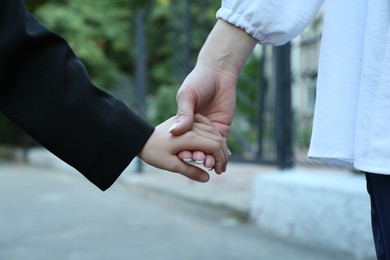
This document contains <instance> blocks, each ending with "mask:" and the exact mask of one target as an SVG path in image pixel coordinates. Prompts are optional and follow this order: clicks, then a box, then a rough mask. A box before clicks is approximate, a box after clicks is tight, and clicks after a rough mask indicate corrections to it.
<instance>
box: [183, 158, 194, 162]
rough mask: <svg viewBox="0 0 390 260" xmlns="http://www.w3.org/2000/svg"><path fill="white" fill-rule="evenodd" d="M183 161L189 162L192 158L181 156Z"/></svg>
mask: <svg viewBox="0 0 390 260" xmlns="http://www.w3.org/2000/svg"><path fill="white" fill-rule="evenodd" d="M183 161H184V162H190V161H192V159H191V158H183Z"/></svg>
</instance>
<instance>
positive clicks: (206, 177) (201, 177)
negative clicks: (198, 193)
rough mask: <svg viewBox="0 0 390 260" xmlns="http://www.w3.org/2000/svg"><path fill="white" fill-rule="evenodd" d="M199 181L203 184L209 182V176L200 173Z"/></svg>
mask: <svg viewBox="0 0 390 260" xmlns="http://www.w3.org/2000/svg"><path fill="white" fill-rule="evenodd" d="M200 180H201V181H203V182H206V181H208V180H209V175H208V174H205V173H202V174H201V175H200Z"/></svg>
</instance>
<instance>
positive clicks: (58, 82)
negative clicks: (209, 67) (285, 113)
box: [0, 0, 228, 190]
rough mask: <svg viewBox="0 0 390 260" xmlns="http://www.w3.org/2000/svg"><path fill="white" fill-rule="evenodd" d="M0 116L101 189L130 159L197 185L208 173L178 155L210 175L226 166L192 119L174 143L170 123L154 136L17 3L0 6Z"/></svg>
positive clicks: (207, 130) (214, 139)
mask: <svg viewBox="0 0 390 260" xmlns="http://www.w3.org/2000/svg"><path fill="white" fill-rule="evenodd" d="M0 109H1V111H2V112H3V113H4V114H5V115H6V116H7V117H8V118H10V119H11V120H12V121H13V122H15V123H16V124H17V125H19V126H20V127H21V128H22V129H24V130H25V131H26V132H27V133H28V134H29V135H31V136H32V137H33V138H34V139H35V140H37V141H38V142H39V143H40V144H42V145H43V146H44V147H46V148H47V149H48V150H49V151H51V152H52V153H53V154H55V155H56V156H57V157H59V158H60V159H62V160H63V161H65V162H66V163H68V164H69V165H71V166H73V167H74V168H75V169H77V170H78V171H79V172H81V173H82V174H83V175H84V176H85V177H86V178H87V179H88V180H89V181H91V182H92V183H94V184H95V185H96V186H98V187H99V188H100V189H102V190H106V189H107V188H109V187H110V186H111V185H112V184H113V183H114V182H115V180H116V179H117V178H118V177H119V175H120V174H121V172H122V171H123V170H124V169H125V168H126V167H127V165H128V164H129V163H130V162H131V160H132V159H133V158H134V157H136V156H137V155H139V156H140V158H141V159H143V160H144V161H145V162H147V163H149V164H151V165H153V166H156V167H159V168H163V169H167V170H170V171H173V172H178V173H181V174H183V175H185V176H187V177H189V178H191V179H193V180H197V181H200V182H206V181H207V180H208V177H209V175H208V173H206V172H205V171H202V170H200V169H199V168H197V167H193V166H190V165H187V164H185V163H183V162H182V161H181V160H180V159H179V158H178V157H177V156H176V154H178V153H179V152H180V151H182V150H186V151H203V152H204V153H205V154H211V155H212V156H204V158H207V160H206V161H207V164H208V165H206V166H209V167H210V166H211V167H212V166H214V163H215V171H216V172H217V173H221V172H222V171H224V169H225V167H226V162H227V157H228V153H227V152H226V151H227V147H226V144H225V141H224V139H223V138H222V137H221V136H220V135H219V134H218V131H217V130H215V129H214V128H213V127H212V126H211V125H210V124H209V122H208V121H207V119H205V118H204V117H202V116H200V115H198V123H195V124H194V125H193V129H192V132H191V133H190V134H189V135H187V136H183V137H181V138H176V137H175V138H174V137H173V136H171V135H170V134H169V130H168V129H169V127H170V126H171V125H172V124H173V123H174V122H175V120H174V119H169V120H167V121H166V122H164V123H163V124H161V125H160V126H158V127H156V129H154V127H152V126H151V125H149V124H148V123H147V122H145V121H144V120H143V119H142V118H140V117H139V116H137V115H136V114H135V113H133V112H132V111H131V110H130V109H129V108H128V107H126V106H125V105H124V104H123V103H122V102H121V101H119V100H117V99H115V98H114V97H112V96H110V95H109V94H107V93H106V92H104V91H102V90H101V89H99V88H97V87H96V86H94V85H93V84H92V83H91V82H90V80H89V77H88V74H87V71H86V69H85V67H84V66H83V64H82V63H81V62H80V61H79V60H78V59H77V57H76V56H75V54H74V53H73V51H72V50H71V48H70V47H69V45H68V44H67V42H66V41H65V40H64V39H63V38H62V37H60V36H59V35H57V34H55V33H54V32H51V31H50V30H48V29H47V28H45V26H44V25H43V24H42V23H41V22H40V21H39V20H38V19H36V18H35V17H34V16H32V15H31V14H29V13H28V12H26V11H25V8H24V2H23V0H1V1H0ZM181 159H183V158H181ZM214 159H215V161H213V160H214ZM205 164H206V162H205Z"/></svg>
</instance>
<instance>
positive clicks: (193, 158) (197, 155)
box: [177, 114, 231, 174]
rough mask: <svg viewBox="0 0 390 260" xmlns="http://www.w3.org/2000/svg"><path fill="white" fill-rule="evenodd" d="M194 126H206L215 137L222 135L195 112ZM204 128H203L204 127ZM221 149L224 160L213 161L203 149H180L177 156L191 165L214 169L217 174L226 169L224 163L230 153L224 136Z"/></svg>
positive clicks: (225, 163)
mask: <svg viewBox="0 0 390 260" xmlns="http://www.w3.org/2000/svg"><path fill="white" fill-rule="evenodd" d="M194 122H195V123H193V127H194V126H198V127H203V128H204V127H205V126H208V131H209V132H210V133H211V134H212V135H214V136H217V137H219V138H220V137H222V136H221V135H220V134H219V131H218V129H217V128H215V127H214V125H213V124H212V123H211V122H210V121H209V120H208V119H207V118H206V117H204V116H203V115H201V114H195V117H194ZM204 130H205V129H204ZM222 151H223V153H224V156H225V158H226V160H225V161H218V160H217V161H215V158H214V157H213V156H212V155H210V154H205V153H204V152H203V151H188V150H185V151H181V152H180V153H178V155H177V156H178V157H179V158H180V159H181V160H183V161H184V162H187V163H190V164H192V165H197V166H198V167H203V166H204V168H208V169H214V171H215V172H216V173H217V174H221V173H222V172H225V171H226V165H227V162H228V159H229V157H230V155H231V153H230V151H229V149H228V146H227V144H226V139H225V138H224V142H223V144H222Z"/></svg>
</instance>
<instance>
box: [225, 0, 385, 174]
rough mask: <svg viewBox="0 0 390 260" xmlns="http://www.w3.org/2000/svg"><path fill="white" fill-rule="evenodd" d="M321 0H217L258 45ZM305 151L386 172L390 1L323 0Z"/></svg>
mask: <svg viewBox="0 0 390 260" xmlns="http://www.w3.org/2000/svg"><path fill="white" fill-rule="evenodd" d="M323 2H325V1H324V0H222V7H221V9H220V10H219V11H218V12H217V17H218V18H220V19H223V20H225V21H227V22H229V23H232V24H234V25H236V26H238V27H241V28H243V29H245V30H246V31H247V32H248V33H249V34H251V35H252V36H254V37H255V38H256V39H258V41H259V43H261V44H273V45H280V44H283V43H285V42H287V41H289V40H290V39H292V38H294V37H295V36H297V35H298V34H299V33H301V32H302V31H303V30H304V29H305V27H306V26H307V25H308V24H309V23H310V22H311V21H312V20H313V18H314V17H315V15H316V13H317V12H318V10H319V8H320V7H321V5H322V3H323ZM309 157H311V158H316V159H319V160H322V161H326V162H330V163H333V164H337V165H341V166H345V167H348V168H351V169H358V170H362V171H367V172H373V173H381V174H390V1H389V0H354V1H353V3H352V2H351V1H346V0H327V1H326V12H325V18H324V26H323V35H322V43H321V54H320V65H319V70H318V82H317V99H316V106H315V113H314V122H313V133H312V139H311V145H310V150H309Z"/></svg>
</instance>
